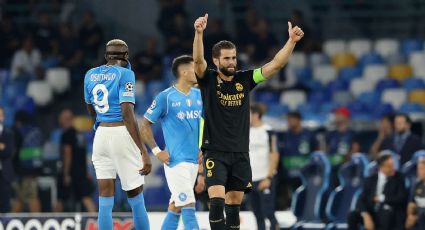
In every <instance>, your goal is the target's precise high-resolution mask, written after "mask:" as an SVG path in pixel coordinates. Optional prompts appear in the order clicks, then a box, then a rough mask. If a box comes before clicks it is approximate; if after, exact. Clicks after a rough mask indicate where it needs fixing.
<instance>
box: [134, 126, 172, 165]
mask: <svg viewBox="0 0 425 230" xmlns="http://www.w3.org/2000/svg"><path fill="white" fill-rule="evenodd" d="M140 131H141V132H142V140H143V142H145V143H146V144H147V145H148V146H149V148H150V149H151V150H152V152H153V154H154V155H155V156H156V157H157V158H158V160H160V161H161V162H162V163H164V164H169V161H170V155H169V154H168V153H167V152H166V151H163V150H161V149H160V148H159V147H158V144H157V143H156V141H155V138H154V137H153V132H152V122H150V121H149V120H148V119H146V118H143V120H142V124H141V125H140Z"/></svg>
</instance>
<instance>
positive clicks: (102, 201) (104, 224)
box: [97, 196, 114, 230]
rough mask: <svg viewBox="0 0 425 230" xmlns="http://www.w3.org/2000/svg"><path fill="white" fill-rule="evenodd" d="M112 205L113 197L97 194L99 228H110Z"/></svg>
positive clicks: (110, 229) (105, 229)
mask: <svg viewBox="0 0 425 230" xmlns="http://www.w3.org/2000/svg"><path fill="white" fill-rule="evenodd" d="M113 207H114V197H113V196H110V197H106V196H99V214H98V217H97V224H98V225H99V229H102V230H103V229H104V230H112V228H113V223H112V208H113Z"/></svg>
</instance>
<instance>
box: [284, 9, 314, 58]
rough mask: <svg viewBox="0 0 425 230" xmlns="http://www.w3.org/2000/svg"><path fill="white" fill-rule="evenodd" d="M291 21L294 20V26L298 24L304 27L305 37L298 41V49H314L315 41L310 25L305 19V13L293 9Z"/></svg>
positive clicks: (306, 50) (296, 48)
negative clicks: (312, 38) (313, 40)
mask: <svg viewBox="0 0 425 230" xmlns="http://www.w3.org/2000/svg"><path fill="white" fill-rule="evenodd" d="M290 21H291V22H292V25H293V26H298V27H300V28H303V31H304V34H305V35H304V38H303V39H302V40H301V41H299V42H298V43H297V46H296V47H295V50H296V51H304V52H309V51H311V50H312V48H313V47H312V46H313V42H312V40H311V37H312V36H311V30H310V27H309V25H308V24H307V23H306V21H305V20H304V14H303V12H302V11H301V10H298V9H296V10H294V11H292V16H291V19H290Z"/></svg>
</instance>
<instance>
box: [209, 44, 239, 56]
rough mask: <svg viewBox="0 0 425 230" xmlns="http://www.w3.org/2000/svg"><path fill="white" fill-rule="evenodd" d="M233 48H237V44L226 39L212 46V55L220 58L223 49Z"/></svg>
mask: <svg viewBox="0 0 425 230" xmlns="http://www.w3.org/2000/svg"><path fill="white" fill-rule="evenodd" d="M231 49H236V46H235V44H233V42H231V41H226V40H223V41H219V42H217V43H216V44H215V45H214V46H213V48H212V57H213V58H219V57H220V54H221V50H231Z"/></svg>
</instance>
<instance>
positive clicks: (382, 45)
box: [374, 38, 400, 58]
mask: <svg viewBox="0 0 425 230" xmlns="http://www.w3.org/2000/svg"><path fill="white" fill-rule="evenodd" d="M399 47H400V44H399V42H398V41H397V40H396V39H392V38H383V39H377V40H376V41H375V45H374V51H375V52H376V53H378V54H379V55H381V56H382V57H384V58H387V57H388V56H390V55H392V54H396V53H398V52H399Z"/></svg>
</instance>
